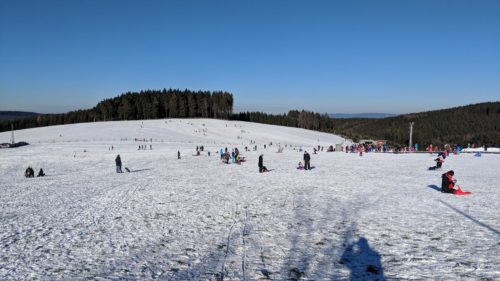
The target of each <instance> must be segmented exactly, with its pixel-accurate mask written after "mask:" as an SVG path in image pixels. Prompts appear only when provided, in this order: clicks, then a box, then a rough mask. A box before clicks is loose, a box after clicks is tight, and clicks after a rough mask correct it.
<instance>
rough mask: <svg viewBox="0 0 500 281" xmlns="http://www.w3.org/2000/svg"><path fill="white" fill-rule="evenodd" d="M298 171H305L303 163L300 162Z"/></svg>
mask: <svg viewBox="0 0 500 281" xmlns="http://www.w3.org/2000/svg"><path fill="white" fill-rule="evenodd" d="M297 169H299V170H303V169H304V165H302V162H301V161H299V164H298V166H297Z"/></svg>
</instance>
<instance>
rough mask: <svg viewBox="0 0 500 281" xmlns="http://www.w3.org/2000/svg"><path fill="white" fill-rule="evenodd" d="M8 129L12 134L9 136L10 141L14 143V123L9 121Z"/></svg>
mask: <svg viewBox="0 0 500 281" xmlns="http://www.w3.org/2000/svg"><path fill="white" fill-rule="evenodd" d="M10 130H11V131H12V135H11V137H10V143H12V144H14V124H12V122H11V123H10Z"/></svg>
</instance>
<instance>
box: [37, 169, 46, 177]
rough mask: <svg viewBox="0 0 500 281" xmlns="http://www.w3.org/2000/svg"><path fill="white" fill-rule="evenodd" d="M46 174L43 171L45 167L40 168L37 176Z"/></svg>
mask: <svg viewBox="0 0 500 281" xmlns="http://www.w3.org/2000/svg"><path fill="white" fill-rule="evenodd" d="M43 176H45V173H44V172H43V169H42V168H40V171H38V176H37V177H43Z"/></svg>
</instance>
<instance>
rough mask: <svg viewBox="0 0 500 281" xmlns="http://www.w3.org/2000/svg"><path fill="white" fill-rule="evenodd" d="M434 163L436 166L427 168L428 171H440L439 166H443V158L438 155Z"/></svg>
mask: <svg viewBox="0 0 500 281" xmlns="http://www.w3.org/2000/svg"><path fill="white" fill-rule="evenodd" d="M434 161H436V166H434V167H429V170H437V169H441V166H443V163H444V158H443V157H442V156H441V155H440V156H439V157H438V158H436V159H434Z"/></svg>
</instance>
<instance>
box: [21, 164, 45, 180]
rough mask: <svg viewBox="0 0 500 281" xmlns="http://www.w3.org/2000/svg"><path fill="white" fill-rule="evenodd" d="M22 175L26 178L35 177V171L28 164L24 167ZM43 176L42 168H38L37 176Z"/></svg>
mask: <svg viewBox="0 0 500 281" xmlns="http://www.w3.org/2000/svg"><path fill="white" fill-rule="evenodd" d="M24 176H25V177H27V178H33V177H35V171H34V170H33V168H31V166H28V168H26V171H24ZM43 176H45V173H44V172H43V169H42V168H40V171H38V175H37V177H43Z"/></svg>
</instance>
